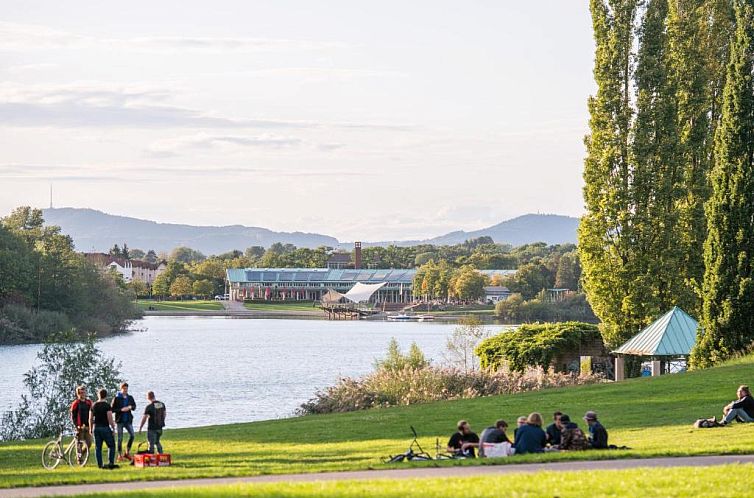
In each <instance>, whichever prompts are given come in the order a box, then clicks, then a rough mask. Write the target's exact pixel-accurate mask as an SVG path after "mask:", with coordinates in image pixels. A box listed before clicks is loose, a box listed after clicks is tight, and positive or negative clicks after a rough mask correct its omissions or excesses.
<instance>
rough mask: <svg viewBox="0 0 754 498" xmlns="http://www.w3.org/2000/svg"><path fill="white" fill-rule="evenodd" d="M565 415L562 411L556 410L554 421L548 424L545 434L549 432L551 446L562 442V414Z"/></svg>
mask: <svg viewBox="0 0 754 498" xmlns="http://www.w3.org/2000/svg"><path fill="white" fill-rule="evenodd" d="M561 415H563V413H561V412H555V413H553V414H552V423H551V424H550V425H548V426H547V429H545V434H547V442H548V443H550V446H557V445H559V444H560V416H561Z"/></svg>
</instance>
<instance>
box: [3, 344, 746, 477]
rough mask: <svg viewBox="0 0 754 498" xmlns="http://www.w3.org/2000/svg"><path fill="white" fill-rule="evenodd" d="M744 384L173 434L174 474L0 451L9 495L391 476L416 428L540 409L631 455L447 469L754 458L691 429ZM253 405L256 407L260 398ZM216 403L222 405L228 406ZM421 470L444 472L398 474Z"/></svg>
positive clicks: (432, 432) (733, 380) (688, 383)
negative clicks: (70, 488) (597, 426)
mask: <svg viewBox="0 0 754 498" xmlns="http://www.w3.org/2000/svg"><path fill="white" fill-rule="evenodd" d="M741 383H750V384H754V357H747V358H743V359H739V360H736V361H734V362H730V363H728V364H726V365H724V366H721V367H717V368H714V369H709V370H705V371H699V372H690V373H683V374H675V375H668V376H664V377H659V378H643V379H634V380H629V381H626V382H621V383H607V384H600V385H592V386H582V387H573V388H563V389H551V390H544V391H538V392H529V393H523V394H518V395H511V396H498V397H488V398H476V399H469V400H458V401H451V402H438V403H432V404H426V405H415V406H403V407H396V408H390V409H377V410H369V411H362V412H352V413H343V414H332V415H320V416H307V417H298V418H290V419H281V420H271V421H264V422H254V423H248V424H234V425H224V426H213V427H204V428H197V429H179V430H171V429H169V428H168V429H167V430H166V431H165V435H164V437H163V441H164V442H163V444H164V446H165V448H166V451H167V452H169V453H171V454H172V455H173V461H174V465H173V466H172V467H169V468H161V469H135V468H132V467H127V468H121V469H119V470H117V471H112V472H103V471H100V470H99V469H96V468H95V467H94V465H93V464H90V465H89V466H88V467H87V468H85V469H71V468H67V467H65V468H60V469H58V470H55V471H46V470H44V469H43V468H42V467H41V465H40V452H41V449H42V446H43V445H44V443H45V442H46V441H38V440H37V441H26V442H9V443H3V444H0V487H11V486H29V485H42V484H58V483H82V482H98V481H108V480H112V481H115V480H135V479H181V478H191V477H210V476H240V475H258V474H280V473H297V472H325V471H335V470H356V469H384V468H389V467H391V466H388V465H385V464H383V463H382V458H384V457H385V456H387V455H389V454H396V453H400V452H402V451H404V450H405V449H406V447H407V446H408V443H409V441H410V439H411V435H410V430H409V426H410V425H413V426H415V427H416V429H417V430H418V432H419V434H420V436H421V437H420V442H421V444H422V445H423V446H424V447H425V449H427V450H429V451H431V452H434V447H435V441H436V440H438V441H439V442H440V444H441V445H443V446H444V445H445V443H446V441H447V438H448V436H449V435H450V434H451V433H452V432H453V431H454V426H455V423H456V421H458V420H459V419H462V418H463V419H468V420H469V421H470V423H471V425H472V427H473V428H475V429H476V430H477V431H481V429H483V428H484V427H485V426H487V425H489V424H491V423H492V422H493V421H494V420H495V419H497V418H504V419H507V420H508V421H509V423H511V425H513V424H514V422H515V419H516V417H518V416H519V415H524V414H528V413H529V412H531V411H535V410H536V411H540V412H542V413H543V414H545V416H546V418H547V419H549V418H550V416H549V414H551V413H552V412H553V411H555V410H562V411H563V412H565V413H568V414H570V415H571V416H572V418H573V419H574V420H576V421H579V423H580V425H581V426H582V427H583V422H581V420H580V417H581V415H583V413H584V412H585V411H586V410H589V409H594V410H597V411H598V413H599V415H600V418H601V419H602V421H603V423H604V424H605V426H606V427H607V428H608V430H609V431H610V442H611V443H613V444H616V445H619V446H622V445H625V446H629V447H630V448H631V449H630V450H612V451H608V450H605V451H588V452H571V453H547V454H541V455H523V456H514V457H511V458H507V459H496V460H485V461H472V460H466V461H455V462H444V463H442V465H474V464H479V463H484V464H515V463H519V462H533V461H535V462H545V461H561V460H577V459H578V460H583V459H607V458H642V457H652V456H683V455H709V454H744V453H754V424H732V425H731V426H728V427H724V428H718V429H693V428H692V426H691V425H692V423H693V422H694V420H695V419H696V418H699V417H709V416H712V415H715V414H719V412H720V409H721V407H722V406H723V405H724V404H725V403H727V402H728V401H730V399H731V398H732V397H733V396H734V394H735V390H736V388H737V386H738V385H739V384H741ZM248 402H249V403H250V404H253V403H254V399H253V398H250V399H249V400H248ZM217 403H222V398H218V400H217ZM170 408H171V409H172V410H176V409H190V410H205V411H206V413H207V419H208V420H211V418H212V416H211V411H212V407H211V406H207V407H196V406H189V405H187V406H185V407H170ZM168 423H169V419H168ZM141 439H143V436H142V438H141ZM92 461H93V457H92ZM421 465H438V463H436V462H429V463H423V464H422V463H411V464H398V465H393V466H392V467H406V466H421Z"/></svg>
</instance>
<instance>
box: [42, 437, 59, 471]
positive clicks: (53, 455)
mask: <svg viewBox="0 0 754 498" xmlns="http://www.w3.org/2000/svg"><path fill="white" fill-rule="evenodd" d="M62 459H63V449H62V448H61V447H60V443H59V442H58V441H50V442H49V443H47V444H46V445H45V447H44V448H43V449H42V467H44V468H46V469H47V470H52V469H54V468H55V467H57V466H58V464H59V463H60V461H61V460H62Z"/></svg>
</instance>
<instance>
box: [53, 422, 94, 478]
mask: <svg viewBox="0 0 754 498" xmlns="http://www.w3.org/2000/svg"><path fill="white" fill-rule="evenodd" d="M63 458H65V459H66V461H67V462H68V465H70V466H71V467H74V466H79V467H83V466H85V465H86V462H87V461H88V460H89V446H87V444H86V441H84V440H83V439H81V438H80V437H79V433H78V432H77V433H76V434H74V436H73V439H72V440H71V442H70V443H68V446H66V447H65V448H63V432H62V431H61V432H60V434H59V435H58V437H57V438H56V439H54V440H52V441H50V442H49V443H47V444H46V445H45V447H44V448H43V449H42V467H44V468H45V469H47V470H53V469H55V467H57V466H58V465H60V461H61V460H63Z"/></svg>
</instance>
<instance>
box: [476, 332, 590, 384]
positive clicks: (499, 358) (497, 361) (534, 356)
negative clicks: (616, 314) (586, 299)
mask: <svg viewBox="0 0 754 498" xmlns="http://www.w3.org/2000/svg"><path fill="white" fill-rule="evenodd" d="M595 340H601V335H600V331H599V328H598V327H597V326H596V325H594V324H591V323H582V322H562V323H542V324H527V325H521V326H520V327H519V328H518V329H516V330H507V331H505V332H503V333H501V334H498V335H496V336H493V337H490V338H488V339H485V340H484V341H482V342H481V343H480V344H479V346H477V348H476V351H475V352H476V354H477V356H479V359H480V362H481V364H482V367H484V368H491V369H500V368H502V367H504V366H507V367H508V368H510V369H511V370H515V371H518V372H523V371H524V370H525V369H526V368H527V367H543V368H547V367H548V366H549V365H550V363H551V361H552V359H553V358H554V357H555V356H557V355H559V354H560V353H564V352H568V351H572V350H574V349H576V350H578V348H579V347H580V345H581V344H582V343H588V342H592V341H595Z"/></svg>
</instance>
